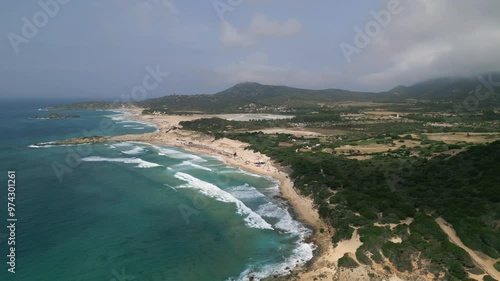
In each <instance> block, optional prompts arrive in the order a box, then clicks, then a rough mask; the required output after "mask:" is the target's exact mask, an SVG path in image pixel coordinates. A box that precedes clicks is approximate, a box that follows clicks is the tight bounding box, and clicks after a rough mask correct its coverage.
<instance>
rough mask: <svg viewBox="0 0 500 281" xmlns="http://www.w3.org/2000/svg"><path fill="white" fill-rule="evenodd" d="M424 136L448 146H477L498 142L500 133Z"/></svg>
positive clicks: (434, 134)
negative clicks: (455, 144)
mask: <svg viewBox="0 0 500 281" xmlns="http://www.w3.org/2000/svg"><path fill="white" fill-rule="evenodd" d="M424 135H426V136H427V137H428V138H429V139H430V140H434V141H442V142H445V143H448V144H454V143H459V142H467V143H476V144H477V143H486V142H493V141H496V140H500V133H431V134H424Z"/></svg>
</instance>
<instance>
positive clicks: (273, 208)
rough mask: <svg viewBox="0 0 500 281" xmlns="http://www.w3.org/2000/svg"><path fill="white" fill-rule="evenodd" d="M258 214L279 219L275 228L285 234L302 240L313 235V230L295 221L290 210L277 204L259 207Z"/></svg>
mask: <svg viewBox="0 0 500 281" xmlns="http://www.w3.org/2000/svg"><path fill="white" fill-rule="evenodd" d="M256 213H257V214H259V215H260V216H262V217H267V218H276V219H278V222H277V223H276V224H275V225H274V227H275V228H276V229H279V230H282V231H284V232H285V233H289V234H296V235H298V236H299V237H300V238H302V239H304V238H306V237H307V236H309V235H310V234H311V230H309V229H308V228H306V227H305V226H304V225H302V224H301V223H300V222H298V221H296V220H294V219H293V218H292V216H291V215H290V213H289V212H288V210H286V209H283V208H281V207H280V206H278V205H276V204H273V203H267V204H263V205H261V206H259V209H257V211H256Z"/></svg>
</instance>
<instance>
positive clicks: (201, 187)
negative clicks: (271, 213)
mask: <svg viewBox="0 0 500 281" xmlns="http://www.w3.org/2000/svg"><path fill="white" fill-rule="evenodd" d="M175 177H176V178H178V179H180V180H182V181H186V182H187V183H188V184H187V185H184V186H178V187H177V188H183V187H187V188H193V189H196V190H198V191H199V192H200V193H202V194H204V195H206V196H209V197H212V198H214V199H216V200H217V201H221V202H226V203H235V204H236V209H237V212H238V214H239V215H241V216H243V217H245V218H244V220H245V222H246V224H247V225H248V226H250V227H253V228H260V229H273V227H272V226H271V225H270V224H269V223H267V222H266V221H265V220H264V219H263V218H262V217H261V216H259V215H258V214H257V213H255V212H254V211H252V210H251V209H250V208H248V207H247V206H246V205H245V204H243V202H241V201H240V200H238V199H236V198H235V197H234V196H233V195H231V194H230V193H228V192H226V191H224V190H222V189H220V188H218V187H217V186H215V185H213V184H211V183H208V182H205V181H202V180H200V179H198V178H195V177H193V176H191V175H189V174H186V173H182V172H177V173H175Z"/></svg>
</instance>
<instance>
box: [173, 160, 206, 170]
mask: <svg viewBox="0 0 500 281" xmlns="http://www.w3.org/2000/svg"><path fill="white" fill-rule="evenodd" d="M186 166H187V167H192V168H196V169H200V170H205V171H209V172H211V171H212V169H210V168H207V167H203V166H201V165H198V164H196V163H193V162H192V161H189V160H186V161H183V162H182V163H180V164H177V165H175V167H186Z"/></svg>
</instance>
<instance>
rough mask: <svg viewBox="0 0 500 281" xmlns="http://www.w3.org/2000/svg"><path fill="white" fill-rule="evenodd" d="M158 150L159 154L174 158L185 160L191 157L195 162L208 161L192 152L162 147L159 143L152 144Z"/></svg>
mask: <svg viewBox="0 0 500 281" xmlns="http://www.w3.org/2000/svg"><path fill="white" fill-rule="evenodd" d="M151 147H153V148H154V149H155V150H156V151H158V155H161V156H167V157H169V158H173V159H180V160H185V159H191V160H192V161H194V162H206V161H207V160H205V159H203V158H201V157H200V156H197V155H194V154H190V153H185V152H182V151H178V150H174V149H170V148H165V147H160V146H157V145H151Z"/></svg>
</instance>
